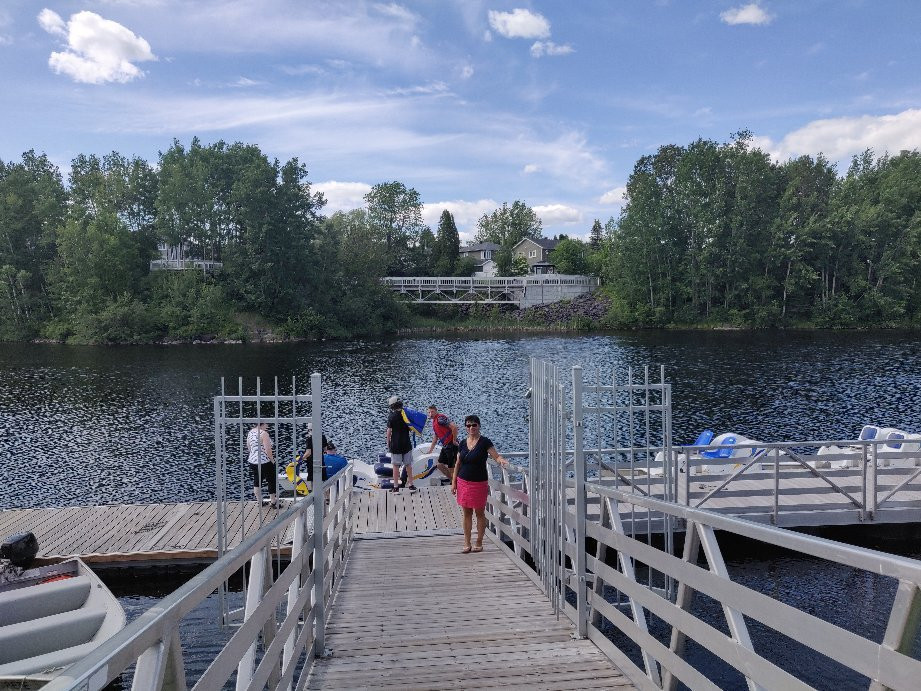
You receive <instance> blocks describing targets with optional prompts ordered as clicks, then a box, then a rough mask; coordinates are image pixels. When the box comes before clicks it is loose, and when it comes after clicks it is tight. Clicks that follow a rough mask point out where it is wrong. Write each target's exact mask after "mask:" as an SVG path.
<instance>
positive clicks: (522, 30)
mask: <svg viewBox="0 0 921 691" xmlns="http://www.w3.org/2000/svg"><path fill="white" fill-rule="evenodd" d="M489 25H490V26H491V27H492V28H493V29H495V30H496V31H497V32H499V34H501V35H502V36H505V37H506V38H547V37H548V36H549V35H550V22H548V21H547V18H546V17H544V16H543V15H542V14H538V13H537V12H531V11H530V10H523V9H521V8H518V9H515V10H512V11H511V12H497V11H495V10H490V11H489Z"/></svg>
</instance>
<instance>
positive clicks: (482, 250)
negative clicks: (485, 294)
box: [458, 242, 501, 278]
mask: <svg viewBox="0 0 921 691" xmlns="http://www.w3.org/2000/svg"><path fill="white" fill-rule="evenodd" d="M500 249H501V247H500V246H499V245H497V244H496V243H494V242H478V243H474V244H470V245H466V246H464V247H461V248H460V250H459V251H458V254H459V256H460V258H461V259H465V258H470V259H472V260H473V262H474V264H475V265H476V270H475V271H474V272H473V275H474V276H475V277H486V278H490V277H493V276H495V275H496V274H497V273H498V270H497V267H496V262H495V259H494V258H493V257H494V255H495V253H496V252H497V251H499V250H500Z"/></svg>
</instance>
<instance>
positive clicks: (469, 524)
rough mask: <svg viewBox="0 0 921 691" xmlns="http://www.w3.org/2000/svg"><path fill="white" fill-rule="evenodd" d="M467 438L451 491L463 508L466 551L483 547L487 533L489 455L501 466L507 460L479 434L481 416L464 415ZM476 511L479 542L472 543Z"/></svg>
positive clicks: (458, 458)
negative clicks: (471, 535)
mask: <svg viewBox="0 0 921 691" xmlns="http://www.w3.org/2000/svg"><path fill="white" fill-rule="evenodd" d="M464 427H466V428H467V438H466V439H464V440H463V441H462V442H460V445H459V446H460V448H459V450H458V453H457V462H456V463H455V464H454V477H453V478H452V480H451V491H452V492H454V494H456V495H457V504H458V506H460V507H461V510H463V512H464V549H463V550H461V551H462V552H463V553H464V554H467V553H468V552H482V551H483V535H484V534H485V533H486V498H487V496H489V469H488V468H487V467H486V457H487V456H492V458H493V459H494V460H495V461H496V462H497V463H498V464H499V465H501V466H507V465H508V461H507V460H505V457H504V456H502V454H500V453H499V452H498V451H496V447H495V446H494V445H493V443H492V441H490V439H489V437H484V436H482V435H481V434H480V418H479V417H477V416H476V415H468V416H467V417H465V418H464ZM474 513H476V543H475V544H471V541H470V534H471V532H472V531H473V514H474Z"/></svg>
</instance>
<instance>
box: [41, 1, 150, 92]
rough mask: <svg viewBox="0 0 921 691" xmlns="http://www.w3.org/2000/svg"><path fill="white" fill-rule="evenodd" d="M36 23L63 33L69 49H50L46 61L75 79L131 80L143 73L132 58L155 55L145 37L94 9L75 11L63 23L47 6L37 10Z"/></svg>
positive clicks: (141, 59) (91, 81) (98, 81)
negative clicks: (104, 16)
mask: <svg viewBox="0 0 921 691" xmlns="http://www.w3.org/2000/svg"><path fill="white" fill-rule="evenodd" d="M38 23H39V24H40V25H41V27H42V28H43V29H44V30H45V31H47V32H48V33H49V34H51V35H53V36H61V37H62V38H63V37H66V39H67V48H68V50H65V51H63V52H53V53H51V56H50V57H49V58H48V65H49V66H50V67H51V69H52V70H54V71H55V72H57V73H58V74H66V75H67V76H69V77H71V78H72V79H73V80H74V81H77V82H84V83H86V84H103V83H105V82H122V83H124V82H130V81H132V80H134V79H137V78H138V77H141V76H143V74H144V73H143V72H142V71H141V70H140V69H138V67H137V66H136V65H135V64H134V63H135V62H144V61H148V60H156V59H157V57H156V56H155V55H154V54H153V53H152V52H151V50H150V44H149V43H148V42H147V41H145V40H144V39H143V38H141V37H140V36H136V35H135V34H134V33H133V32H132V31H131V30H129V29H127V28H125V27H124V26H122V25H121V24H119V23H117V22H113V21H111V20H109V19H103V18H102V17H100V16H99V15H98V14H96V13H95V12H78V13H77V14H74V15H72V16H71V18H70V20H69V21H68V22H67V24H66V25H65V23H64V20H63V19H61V17H60V16H59V15H58V14H57V13H56V12H53V11H51V10H49V9H47V8H46V9H43V10H42V11H41V12H40V13H39V15H38Z"/></svg>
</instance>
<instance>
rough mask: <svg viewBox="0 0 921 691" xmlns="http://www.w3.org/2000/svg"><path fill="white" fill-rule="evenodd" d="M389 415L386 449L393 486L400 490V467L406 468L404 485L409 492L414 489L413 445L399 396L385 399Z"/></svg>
mask: <svg viewBox="0 0 921 691" xmlns="http://www.w3.org/2000/svg"><path fill="white" fill-rule="evenodd" d="M387 405H388V406H390V415H389V416H388V417H387V450H388V451H389V452H390V465H391V466H392V467H393V488H392V490H391V491H393V492H399V491H400V469H401V468H406V482H407V483H408V484H407V485H406V486H407V487H408V488H409V491H410V492H415V491H416V486H415V484H413V445H412V442H410V440H409V423H408V422H406V419H405V418H404V416H403V401H402V400H401V399H400V397H399V396H391V397H390V398H388V399H387Z"/></svg>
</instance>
